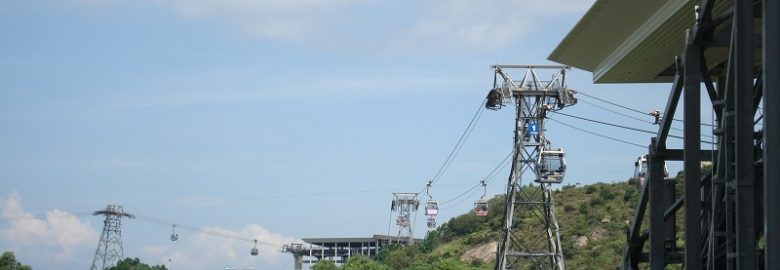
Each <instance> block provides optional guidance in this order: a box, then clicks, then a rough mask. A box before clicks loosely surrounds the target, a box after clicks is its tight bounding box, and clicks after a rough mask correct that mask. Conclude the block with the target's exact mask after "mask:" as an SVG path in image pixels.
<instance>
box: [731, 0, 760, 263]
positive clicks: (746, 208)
mask: <svg viewBox="0 0 780 270" xmlns="http://www.w3.org/2000/svg"><path fill="white" fill-rule="evenodd" d="M735 5H736V9H735V14H734V15H735V16H734V28H733V30H732V31H734V43H732V44H733V46H734V47H735V50H734V53H735V55H734V56H735V58H736V59H735V60H736V69H735V70H734V72H735V75H736V77H735V81H734V83H735V90H736V91H735V93H734V102H735V103H734V105H735V107H734V109H735V111H736V115H735V117H736V119H735V120H736V123H735V126H734V127H735V129H736V130H735V145H736V149H735V152H736V155H737V157H736V163H735V165H736V177H737V178H736V183H737V186H736V198H735V199H736V209H735V210H736V225H737V228H736V229H737V269H740V270H743V269H756V215H755V212H756V203H755V198H756V188H755V159H754V156H753V152H754V145H753V78H754V77H753V1H752V0H736V1H735Z"/></svg>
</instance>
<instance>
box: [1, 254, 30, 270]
mask: <svg viewBox="0 0 780 270" xmlns="http://www.w3.org/2000/svg"><path fill="white" fill-rule="evenodd" d="M12 269H13V270H32V267H30V266H29V265H24V264H22V263H20V262H17V261H16V256H14V253H13V252H10V251H6V252H3V255H0V270H12Z"/></svg>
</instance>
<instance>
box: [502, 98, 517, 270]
mask: <svg viewBox="0 0 780 270" xmlns="http://www.w3.org/2000/svg"><path fill="white" fill-rule="evenodd" d="M515 110H516V111H515V131H514V152H515V153H514V156H513V157H512V168H511V173H510V174H509V183H508V184H507V187H506V192H507V193H506V198H505V202H504V204H505V205H504V209H505V212H504V228H502V232H501V234H503V236H502V237H503V238H502V239H501V240H503V241H501V242H499V244H498V252H496V256H497V258H496V260H497V261H496V262H497V264H496V269H497V270H504V269H507V258H506V257H507V254H506V252H505V250H506V247H508V246H509V245H510V242H511V241H512V225H513V224H512V221H513V220H514V214H515V200H516V199H517V190H516V189H517V188H518V187H517V183H518V181H519V180H520V178H521V177H522V173H523V172H522V169H521V168H518V165H520V161H519V159H521V158H522V154H521V153H522V151H523V147H522V144H523V142H522V140H523V139H522V138H521V137H520V133H519V132H518V130H520V128H521V127H522V122H523V120H522V117H523V103H522V102H520V101H519V100H518V101H517V107H516V108H515Z"/></svg>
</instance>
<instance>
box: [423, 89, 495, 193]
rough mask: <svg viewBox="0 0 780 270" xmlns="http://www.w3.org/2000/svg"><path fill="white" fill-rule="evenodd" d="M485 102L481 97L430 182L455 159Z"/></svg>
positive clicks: (434, 180)
mask: <svg viewBox="0 0 780 270" xmlns="http://www.w3.org/2000/svg"><path fill="white" fill-rule="evenodd" d="M484 103H485V100H484V99H483V100H482V101H480V103H479V107H478V108H477V111H476V112H475V113H474V116H473V117H472V118H471V121H469V124H468V126H466V129H465V130H463V133H462V134H461V135H460V138H459V139H458V142H457V143H455V146H453V147H452V150H450V154H449V155H447V159H445V160H444V163H442V164H441V167H439V170H438V171H437V172H436V174H435V175H434V176H433V178H431V180H430V181H431V183H432V184H433V183H436V181H438V180H439V178H441V176H442V175H443V174H444V172H445V171H446V170H447V167H449V164H450V163H452V161H453V160H454V159H455V157H456V156H457V155H458V153H459V152H460V149H461V148H462V147H463V144H464V143H465V142H466V140H467V139H468V137H469V136H470V135H471V131H472V130H473V129H474V127H475V126H476V124H477V121H479V118H480V116H481V115H482V112H483V111H484V109H485V108H484V106H483V104H484Z"/></svg>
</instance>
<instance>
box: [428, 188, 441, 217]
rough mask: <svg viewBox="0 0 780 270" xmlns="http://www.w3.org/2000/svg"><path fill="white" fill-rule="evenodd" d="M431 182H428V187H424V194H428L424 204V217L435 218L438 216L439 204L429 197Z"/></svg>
mask: <svg viewBox="0 0 780 270" xmlns="http://www.w3.org/2000/svg"><path fill="white" fill-rule="evenodd" d="M432 184H433V181H428V185H427V186H426V187H425V193H426V194H428V202H426V203H425V215H426V216H435V215H438V214H439V202H438V201H436V200H434V199H433V196H431V185H432Z"/></svg>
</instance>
